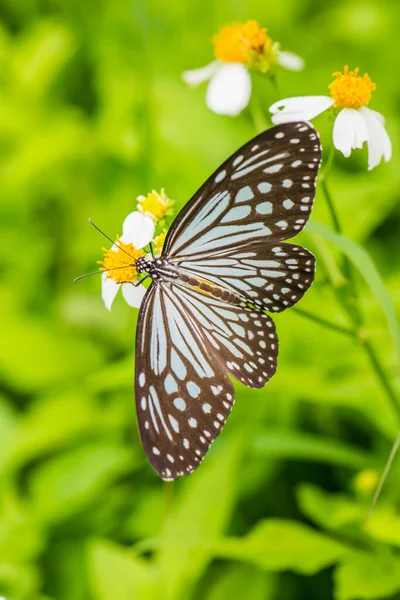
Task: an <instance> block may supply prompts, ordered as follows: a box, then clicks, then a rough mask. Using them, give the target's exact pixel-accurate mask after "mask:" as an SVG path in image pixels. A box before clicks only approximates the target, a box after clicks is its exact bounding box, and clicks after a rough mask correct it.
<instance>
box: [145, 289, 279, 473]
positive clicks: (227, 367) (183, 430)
mask: <svg viewBox="0 0 400 600" xmlns="http://www.w3.org/2000/svg"><path fill="white" fill-rule="evenodd" d="M141 310H142V313H141V314H142V316H143V318H142V319H141V320H140V324H139V329H138V334H137V346H136V361H137V368H136V382H135V388H136V408H137V415H138V422H139V430H140V436H141V440H142V443H143V446H144V448H145V450H146V453H147V455H148V457H149V460H150V462H151V464H152V465H153V467H154V468H155V469H156V471H157V472H158V473H159V474H160V475H161V477H162V478H163V479H167V480H168V479H175V478H176V477H178V476H179V475H187V474H189V473H191V472H192V471H193V469H194V468H196V466H198V464H199V463H200V462H201V460H202V459H203V457H204V454H205V453H206V452H207V450H208V448H209V446H210V444H211V443H212V441H213V440H214V439H215V438H216V436H217V435H218V434H219V433H220V431H221V429H222V427H223V425H224V423H225V421H226V419H227V416H228V414H229V412H230V410H231V408H232V405H233V386H232V383H231V381H230V379H229V378H228V377H227V375H226V373H229V374H230V375H232V376H233V377H235V378H236V379H238V380H239V381H241V382H242V383H244V384H245V385H248V386H249V387H254V388H258V387H262V386H264V385H265V384H266V382H267V381H268V380H269V379H270V378H271V377H272V375H273V374H274V372H275V369H276V356H277V351H278V340H277V336H276V332H275V327H274V324H273V322H272V320H271V319H270V318H269V317H268V316H267V315H265V314H262V313H259V312H256V311H253V310H251V309H249V308H246V307H241V306H234V305H227V304H226V303H225V302H223V301H221V300H218V299H216V298H207V297H206V296H205V295H204V294H202V293H201V292H199V291H196V290H195V289H186V288H184V287H181V286H173V287H172V288H171V287H170V286H169V285H168V284H165V283H163V282H160V283H157V284H153V285H152V287H151V288H150V290H149V291H148V292H147V295H146V298H145V300H144V303H143V305H142V309H141Z"/></svg>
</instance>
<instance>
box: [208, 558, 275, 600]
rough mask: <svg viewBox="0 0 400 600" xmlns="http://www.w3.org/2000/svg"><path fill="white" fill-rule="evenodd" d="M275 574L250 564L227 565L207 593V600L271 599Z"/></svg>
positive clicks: (273, 592)
mask: <svg viewBox="0 0 400 600" xmlns="http://www.w3.org/2000/svg"><path fill="white" fill-rule="evenodd" d="M276 587H277V586H276V575H273V574H272V573H267V572H265V571H261V570H260V569H258V568H255V567H253V566H252V565H244V564H243V565H241V564H234V565H229V566H228V567H227V568H225V569H224V571H223V573H222V574H220V576H219V579H218V580H217V582H216V583H215V584H214V585H213V586H212V588H211V591H210V593H209V594H207V596H206V599H207V600H232V598H251V600H272V599H273V598H275V592H276Z"/></svg>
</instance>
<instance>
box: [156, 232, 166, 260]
mask: <svg viewBox="0 0 400 600" xmlns="http://www.w3.org/2000/svg"><path fill="white" fill-rule="evenodd" d="M166 235H167V230H166V229H164V231H163V232H162V233H160V235H157V237H155V238H154V249H155V254H161V252H162V249H163V246H164V242H165V238H166Z"/></svg>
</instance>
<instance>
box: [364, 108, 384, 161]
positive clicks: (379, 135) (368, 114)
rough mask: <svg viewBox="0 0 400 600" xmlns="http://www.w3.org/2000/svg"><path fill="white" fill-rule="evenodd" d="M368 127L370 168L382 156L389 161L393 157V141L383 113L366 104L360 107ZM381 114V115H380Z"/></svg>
mask: <svg viewBox="0 0 400 600" xmlns="http://www.w3.org/2000/svg"><path fill="white" fill-rule="evenodd" d="M360 113H361V114H362V116H363V117H364V119H365V123H366V125H367V128H368V137H369V139H368V170H369V171H371V169H373V168H374V167H377V166H378V165H379V163H380V162H381V160H382V157H383V158H384V159H385V161H386V162H388V161H389V160H390V159H391V157H392V142H391V141H390V138H389V135H388V133H387V131H386V129H385V127H384V125H383V123H382V115H381V114H380V113H377V112H376V111H375V110H371V109H370V108H367V107H366V106H362V107H361V108H360ZM378 115H379V116H378Z"/></svg>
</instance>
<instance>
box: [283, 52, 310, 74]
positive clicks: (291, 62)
mask: <svg viewBox="0 0 400 600" xmlns="http://www.w3.org/2000/svg"><path fill="white" fill-rule="evenodd" d="M278 64H279V65H280V66H281V67H284V68H285V69H289V71H302V70H303V69H304V60H303V59H302V58H301V56H299V55H298V54H295V53H294V52H279V54H278Z"/></svg>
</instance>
